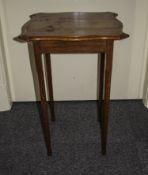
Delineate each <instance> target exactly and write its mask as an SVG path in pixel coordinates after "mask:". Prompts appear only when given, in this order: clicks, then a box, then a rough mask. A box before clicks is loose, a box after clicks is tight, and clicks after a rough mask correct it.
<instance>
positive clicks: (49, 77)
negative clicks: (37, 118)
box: [45, 53, 55, 121]
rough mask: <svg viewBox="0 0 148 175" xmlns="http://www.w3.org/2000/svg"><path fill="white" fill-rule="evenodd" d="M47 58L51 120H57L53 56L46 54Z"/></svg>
mask: <svg viewBox="0 0 148 175" xmlns="http://www.w3.org/2000/svg"><path fill="white" fill-rule="evenodd" d="M45 60H46V70H47V82H48V95H49V99H50V102H49V104H50V111H51V120H52V121H55V113H54V104H53V101H54V99H53V87H52V70H51V58H50V54H49V53H48V54H45Z"/></svg>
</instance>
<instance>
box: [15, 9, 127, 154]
mask: <svg viewBox="0 0 148 175" xmlns="http://www.w3.org/2000/svg"><path fill="white" fill-rule="evenodd" d="M116 16H117V14H115V13H111V12H100V13H97V12H94V13H91V12H90V13H86V12H67V13H38V14H34V15H31V16H30V17H31V19H30V21H28V22H27V23H26V24H24V26H23V27H22V33H21V35H20V36H18V37H17V40H19V41H24V42H32V43H33V45H34V53H35V62H36V70H37V74H38V81H39V88H40V97H41V109H42V119H43V120H42V121H43V122H42V123H43V131H44V136H45V141H46V145H47V150H48V154H49V155H51V152H52V151H51V143H50V129H49V124H48V103H47V99H46V92H45V82H44V79H45V78H44V74H43V65H42V61H41V54H44V55H45V60H46V61H45V63H46V70H47V80H48V82H47V84H48V89H49V97H50V109H51V119H52V121H54V120H55V114H54V103H53V101H54V99H53V87H52V71H51V58H50V53H101V62H100V66H99V67H100V71H99V73H98V74H99V111H100V112H99V116H98V119H99V118H100V124H101V144H102V154H106V146H107V129H108V115H109V101H110V86H111V73H112V60H113V44H114V40H120V39H124V38H127V37H128V35H127V34H125V33H123V31H122V29H123V25H122V23H121V22H120V21H119V20H117V19H116Z"/></svg>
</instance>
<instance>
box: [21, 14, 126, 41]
mask: <svg viewBox="0 0 148 175" xmlns="http://www.w3.org/2000/svg"><path fill="white" fill-rule="evenodd" d="M116 17H117V14H116V13H112V12H64V13H37V14H33V15H31V16H30V18H31V19H30V20H29V21H28V22H27V23H25V24H24V25H23V27H22V32H21V35H20V36H19V39H21V40H23V41H33V40H68V41H74V40H93V39H114V40H120V39H123V38H126V37H128V35H127V34H125V33H123V31H122V29H123V24H122V23H121V22H120V21H119V20H118V19H117V18H116Z"/></svg>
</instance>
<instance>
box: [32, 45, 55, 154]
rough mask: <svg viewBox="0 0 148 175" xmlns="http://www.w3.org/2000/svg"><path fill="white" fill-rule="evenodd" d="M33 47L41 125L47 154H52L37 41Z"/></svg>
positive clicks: (46, 103)
mask: <svg viewBox="0 0 148 175" xmlns="http://www.w3.org/2000/svg"><path fill="white" fill-rule="evenodd" d="M33 47H34V56H35V65H36V71H37V75H38V81H39V90H40V97H41V112H42V120H41V122H42V126H43V132H44V138H45V142H46V146H47V153H48V155H51V154H52V150H51V142H50V140H51V139H50V129H49V121H48V102H47V100H46V91H45V82H44V73H43V64H42V59H41V50H40V45H39V44H38V42H34V43H33Z"/></svg>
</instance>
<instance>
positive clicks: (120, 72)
mask: <svg viewBox="0 0 148 175" xmlns="http://www.w3.org/2000/svg"><path fill="white" fill-rule="evenodd" d="M137 2H138V0H137V1H136V0H92V1H90V0H38V1H37V0H12V1H10V0H5V1H4V3H5V15H6V23H7V25H6V29H7V36H8V49H9V54H10V60H9V63H10V65H11V76H12V78H11V79H12V80H13V83H11V92H12V97H13V101H31V100H35V93H34V87H33V80H32V74H31V69H30V63H29V57H28V50H27V46H26V44H20V43H17V42H16V41H14V40H13V37H15V36H17V35H18V34H19V33H20V28H21V26H22V24H23V23H25V22H26V21H27V20H28V17H29V15H30V14H32V13H36V12H61V11H113V12H116V13H118V14H119V19H120V20H121V21H122V22H123V23H124V31H125V32H127V33H128V34H130V38H129V39H126V40H122V41H117V42H116V43H115V52H114V65H113V77H112V92H111V97H112V98H113V99H130V98H141V95H140V94H141V89H142V88H141V76H142V73H141V69H142V66H143V65H142V64H143V58H139V59H141V61H140V63H139V59H135V60H136V61H135V62H134V61H133V58H134V57H136V55H134V54H136V53H137V54H139V53H141V52H142V49H143V48H139V47H138V46H137V45H135V44H134V43H135V42H136V43H137V42H138V43H139V44H141V45H142V44H143V43H144V41H143V38H144V32H145V31H144V30H145V28H140V29H139V28H138V29H139V30H140V32H139V30H138V34H141V35H142V39H140V38H141V36H138V37H137V30H136V29H135V26H138V22H137V18H138V20H139V18H141V17H143V15H144V13H145V11H146V9H145V5H146V3H147V2H146V0H141V1H140V2H141V4H140V5H141V6H140V7H141V9H142V10H143V11H140V12H139V11H138V10H139V9H137V8H138V7H137V4H138V3H139V2H138V3H137ZM139 13H140V15H141V16H140V15H139ZM136 15H137V16H136ZM139 16H140V17H139ZM141 20H143V21H144V20H145V19H143V18H142V19H141ZM141 23H142V22H141V21H139V24H141ZM141 25H144V23H142V24H141ZM141 27H143V26H141ZM135 48H136V50H135ZM133 53H134V54H133ZM140 56H141V55H140ZM96 63H97V55H95V54H92V55H91V54H89V55H88V54H87V55H81V54H77V55H52V66H53V86H54V96H55V99H56V100H90V99H95V98H96V87H97V85H96V78H97V77H96V74H97V71H96V68H97V64H96ZM135 66H136V69H134V67H135ZM137 71H138V74H136V72H137ZM134 73H135V74H134ZM131 80H132V83H133V86H132V84H131ZM137 87H138V88H137Z"/></svg>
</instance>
